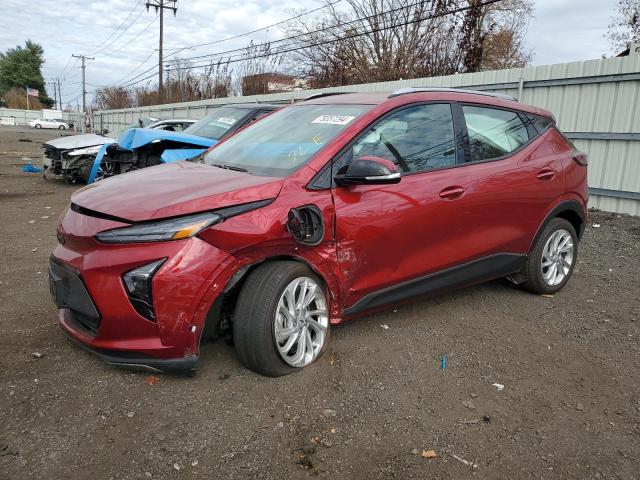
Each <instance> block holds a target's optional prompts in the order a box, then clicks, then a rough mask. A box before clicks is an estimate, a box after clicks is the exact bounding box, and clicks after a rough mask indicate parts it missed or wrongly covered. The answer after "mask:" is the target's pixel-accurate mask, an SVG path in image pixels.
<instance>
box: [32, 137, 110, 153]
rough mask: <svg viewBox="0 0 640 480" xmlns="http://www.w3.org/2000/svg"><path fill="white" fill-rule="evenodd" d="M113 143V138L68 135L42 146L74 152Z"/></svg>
mask: <svg viewBox="0 0 640 480" xmlns="http://www.w3.org/2000/svg"><path fill="white" fill-rule="evenodd" d="M115 141H116V139H115V138H111V137H103V136H102V135H95V134H93V133H87V134H86V135H69V136H67V137H60V138H54V139H53V140H49V141H47V142H45V143H44V144H45V145H49V146H51V147H54V148H57V149H59V150H70V149H74V150H75V149H76V148H85V147H93V146H95V145H104V144H105V143H113V142H115Z"/></svg>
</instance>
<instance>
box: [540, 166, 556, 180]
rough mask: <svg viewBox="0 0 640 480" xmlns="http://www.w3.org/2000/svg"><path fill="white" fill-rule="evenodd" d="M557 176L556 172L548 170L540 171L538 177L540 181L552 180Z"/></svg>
mask: <svg viewBox="0 0 640 480" xmlns="http://www.w3.org/2000/svg"><path fill="white" fill-rule="evenodd" d="M555 176H556V172H554V171H553V170H551V169H548V168H547V169H544V170H540V171H539V172H538V175H537V177H538V180H551V179H552V178H553V177H555Z"/></svg>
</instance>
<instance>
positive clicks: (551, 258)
mask: <svg viewBox="0 0 640 480" xmlns="http://www.w3.org/2000/svg"><path fill="white" fill-rule="evenodd" d="M577 258H578V237H577V235H576V231H575V229H574V228H573V225H571V223H569V222H568V221H567V220H565V219H563V218H554V219H553V220H551V221H550V222H549V224H548V225H547V226H546V227H545V228H544V230H543V231H542V234H541V235H540V237H539V238H538V240H537V241H536V244H535V245H534V247H533V249H532V250H531V252H530V253H529V257H528V258H527V263H526V264H525V268H524V272H523V273H524V275H525V277H526V281H525V282H524V284H523V286H524V287H525V288H526V289H528V290H530V291H532V292H534V293H548V294H550V293H556V292H557V291H559V290H560V289H561V288H562V287H564V286H565V284H566V283H567V281H569V278H570V277H571V274H572V273H573V269H574V267H575V264H576V260H577Z"/></svg>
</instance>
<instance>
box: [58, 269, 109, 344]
mask: <svg viewBox="0 0 640 480" xmlns="http://www.w3.org/2000/svg"><path fill="white" fill-rule="evenodd" d="M49 289H50V291H51V296H52V297H53V300H54V301H55V303H56V306H57V307H58V308H60V309H68V310H69V314H70V317H71V319H72V320H73V322H74V323H75V324H76V326H77V327H81V330H85V331H87V332H88V333H91V334H94V335H95V334H96V333H97V331H98V327H99V326H100V314H99V313H98V310H97V309H96V306H95V305H94V303H93V300H92V299H91V296H90V295H89V292H88V291H87V288H86V286H85V284H84V282H83V281H82V277H81V276H80V274H79V273H78V272H76V271H75V270H73V269H72V268H71V267H69V266H67V265H64V264H62V263H60V262H59V261H57V260H56V259H54V258H51V259H50V260H49Z"/></svg>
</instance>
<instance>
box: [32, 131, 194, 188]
mask: <svg viewBox="0 0 640 480" xmlns="http://www.w3.org/2000/svg"><path fill="white" fill-rule="evenodd" d="M195 122H196V121H195V120H190V119H187V118H167V119H164V120H157V119H156V120H155V121H153V122H151V123H149V124H148V128H151V129H156V130H165V131H170V132H180V131H183V130H185V129H186V128H188V127H189V126H191V125H193V124H194V123H195ZM115 141H116V139H115V138H111V137H106V136H102V135H96V134H93V133H88V134H84V135H72V136H66V137H61V138H54V139H53V140H49V141H48V142H46V143H43V144H42V146H43V147H44V155H43V159H42V165H43V167H44V175H45V177H46V175H47V173H53V174H54V175H62V176H63V177H64V178H65V180H66V181H68V182H70V183H76V182H85V183H86V182H87V180H88V179H89V175H90V173H91V167H92V166H93V162H94V161H95V158H96V155H97V154H98V152H99V151H100V148H101V147H102V146H103V145H109V144H112V143H113V142H115Z"/></svg>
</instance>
